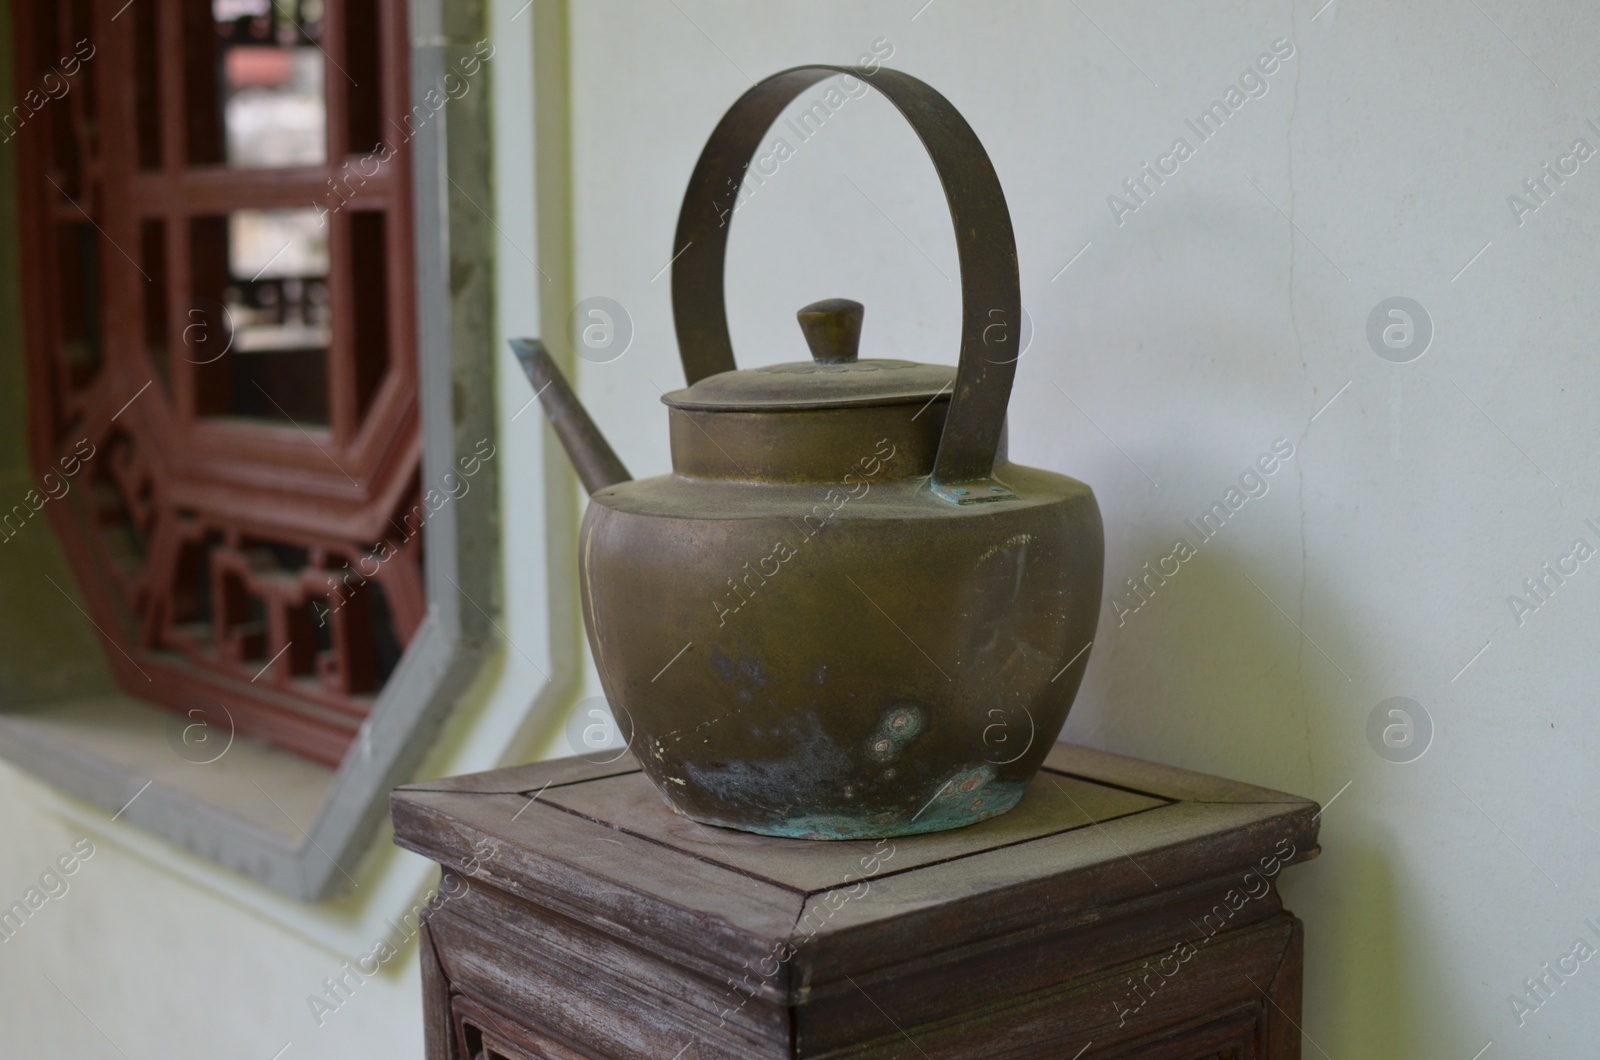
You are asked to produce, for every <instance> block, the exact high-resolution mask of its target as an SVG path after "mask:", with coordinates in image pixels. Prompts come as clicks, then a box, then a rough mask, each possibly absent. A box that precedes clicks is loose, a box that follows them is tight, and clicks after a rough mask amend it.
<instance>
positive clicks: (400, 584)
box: [0, 0, 427, 764]
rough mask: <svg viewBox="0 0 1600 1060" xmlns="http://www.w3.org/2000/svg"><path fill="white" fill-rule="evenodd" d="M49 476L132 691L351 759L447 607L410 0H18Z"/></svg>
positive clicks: (66, 538)
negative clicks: (426, 414) (431, 462)
mask: <svg viewBox="0 0 1600 1060" xmlns="http://www.w3.org/2000/svg"><path fill="white" fill-rule="evenodd" d="M14 9H15V20H16V30H17V33H16V38H17V41H18V57H17V58H18V62H17V64H16V65H17V77H18V90H17V94H18V97H19V99H20V100H21V105H20V106H19V108H18V109H17V110H15V111H13V112H12V113H11V114H10V115H6V116H0V136H4V137H7V138H9V139H15V140H16V142H17V143H16V146H17V150H18V160H19V170H20V178H21V183H20V192H21V200H22V206H23V233H22V234H23V250H24V255H25V260H26V261H28V263H29V268H28V269H27V270H26V273H25V277H24V298H25V308H26V314H25V324H26V330H27V340H28V350H27V355H28V359H29V366H30V371H29V376H30V387H31V390H32V397H33V417H32V422H31V425H30V429H31V442H32V452H33V459H34V462H35V466H36V469H37V470H38V471H39V472H40V473H41V474H44V473H46V472H53V473H55V474H56V475H57V476H58V477H59V475H60V471H59V468H62V467H65V464H64V463H62V461H63V460H65V459H69V458H71V459H74V460H77V461H79V462H80V463H81V468H82V470H81V471H80V472H78V473H77V475H76V478H75V480H74V482H73V483H72V485H73V486H75V487H81V488H73V489H71V490H70V491H69V492H67V493H66V494H64V495H63V498H62V502H61V503H56V504H51V505H50V511H51V515H52V519H53V523H54V526H55V528H56V531H57V533H58V535H59V536H60V538H61V541H62V544H63V546H64V548H65V551H66V553H67V556H68V558H69V560H70V561H71V563H72V565H73V567H74V569H75V572H76V574H77V579H78V588H79V590H80V593H81V596H82V598H83V600H84V603H85V607H86V609H87V613H88V615H89V617H90V618H91V620H92V621H93V622H94V623H95V625H96V627H97V629H98V630H99V631H100V634H101V636H102V638H103V640H104V642H105V645H106V656H107V659H108V661H109V663H110V665H111V667H112V669H113V671H114V672H115V674H116V676H117V679H118V681H119V683H120V684H121V685H122V687H123V688H124V689H125V690H126V691H128V692H129V693H130V694H133V695H137V696H139V697H141V698H144V699H148V700H150V701H152V702H154V703H157V704H160V705H163V706H167V707H170V708H173V709H175V710H178V711H190V710H193V709H196V708H199V709H204V710H206V711H208V712H211V711H215V709H216V708H217V707H218V706H219V705H220V706H221V707H222V708H223V709H225V710H226V712H227V714H228V716H229V717H230V718H231V719H232V721H233V724H234V725H235V726H236V728H237V730H238V731H239V732H240V733H243V734H248V735H255V736H258V737H260V738H263V739H267V740H270V741H272V742H275V743H277V744H279V745H281V746H283V747H285V748H288V749H290V750H292V751H295V752H297V753H300V754H303V755H306V756H307V757H310V758H313V759H315V760H318V761H321V762H324V763H328V764H337V763H338V762H339V761H340V760H341V759H342V757H343V756H344V754H345V752H346V750H347V749H348V748H349V746H350V744H351V742H352V740H353V739H355V737H356V736H357V734H358V732H359V730H360V726H361V723H362V721H363V720H364V719H365V717H366V716H367V714H368V713H369V712H370V711H371V709H372V705H373V702H374V700H375V697H376V695H377V693H378V691H379V690H380V689H381V688H382V685H383V683H384V681H385V680H386V679H387V678H388V676H389V674H390V672H391V671H392V670H393V669H394V666H395V664H396V662H397V661H398V659H399V656H400V653H401V652H402V651H403V650H404V647H405V645H406V643H407V642H408V641H409V639H410V638H411V636H412V635H413V633H415V631H416V630H417V628H418V626H419V625H420V624H421V622H422V621H423V618H424V617H425V614H426V610H427V602H426V599H425V594H424V589H423V579H422V566H423V556H424V553H423V546H422V538H421V533H420V531H421V523H422V521H423V520H424V518H425V510H424V509H423V508H422V507H421V506H420V502H419V493H420V481H419V467H420V459H421V437H420V427H419V423H418V408H417V383H416V379H417V374H416V363H415V358H416V352H415V325H414V321H413V319H412V315H411V314H412V304H413V299H412V282H413V281H412V276H413V270H412V222H411V216H410V198H411V188H410V175H409V164H410V162H409V154H408V151H407V144H408V142H409V140H410V139H411V137H412V136H413V135H415V131H416V129H415V119H414V118H413V116H412V115H411V114H410V112H409V110H408V84H407V81H408V63H409V46H408V42H407V38H406V26H405V4H404V2H403V0H136V2H134V3H132V4H128V3H126V2H125V0H64V2H55V0H18V2H17V3H16V4H14Z"/></svg>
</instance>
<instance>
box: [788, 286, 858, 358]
mask: <svg viewBox="0 0 1600 1060" xmlns="http://www.w3.org/2000/svg"><path fill="white" fill-rule="evenodd" d="M866 311H867V310H866V307H865V306H863V305H862V304H861V303H860V302H853V301H851V300H850V299H848V298H824V299H823V300H822V301H820V302H812V303H811V304H810V305H808V306H805V307H804V308H802V309H801V310H800V311H799V312H798V313H796V314H795V317H796V318H798V319H799V321H800V330H801V331H803V332H805V336H806V345H807V346H810V347H811V357H812V359H813V360H815V361H816V362H817V363H818V364H849V363H850V362H851V361H854V360H855V359H856V347H858V346H860V345H861V318H862V317H863V316H864V315H866Z"/></svg>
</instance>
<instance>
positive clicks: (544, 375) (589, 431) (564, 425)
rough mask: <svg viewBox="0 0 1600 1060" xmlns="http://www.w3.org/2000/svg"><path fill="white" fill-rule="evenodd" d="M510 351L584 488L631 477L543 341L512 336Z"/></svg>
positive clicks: (594, 488)
mask: <svg viewBox="0 0 1600 1060" xmlns="http://www.w3.org/2000/svg"><path fill="white" fill-rule="evenodd" d="M511 352H513V353H515V354H516V355H517V360H518V361H520V362H521V363H522V370H523V371H524V372H526V373H527V374H528V382H530V383H532V384H533V389H534V396H535V397H537V398H538V399H539V401H540V403H542V404H543V405H544V413H545V417H546V418H547V419H549V421H550V426H551V427H553V428H555V432H556V437H557V438H559V439H561V444H562V446H563V447H564V448H565V449H566V450H567V456H568V458H570V459H571V460H572V466H573V468H574V469H576V470H577V472H578V478H579V479H580V480H581V481H582V482H583V488H584V489H585V490H587V491H588V492H589V493H591V494H592V493H594V492H595V491H596V490H603V489H605V488H606V487H607V486H615V485H616V484H617V483H619V482H628V481H630V480H631V479H632V478H633V476H632V475H630V474H628V469H627V468H625V467H623V466H622V461H621V460H618V459H617V454H616V453H615V452H613V451H612V449H611V446H610V445H608V444H607V443H606V440H605V437H604V436H603V435H601V433H600V428H598V427H596V426H595V425H594V420H592V419H590V418H589V414H588V413H587V412H585V411H584V410H583V405H581V404H580V403H579V402H578V397H577V395H576V394H574V393H573V392H572V388H571V387H570V386H568V385H567V380H566V379H565V377H563V376H562V374H561V369H559V368H557V367H556V362H555V360H554V359H553V358H551V356H550V353H549V351H548V350H546V349H545V348H544V343H542V342H540V341H539V340H538V339H512V340H511Z"/></svg>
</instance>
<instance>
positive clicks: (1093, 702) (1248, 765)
mask: <svg viewBox="0 0 1600 1060" xmlns="http://www.w3.org/2000/svg"><path fill="white" fill-rule="evenodd" d="M1282 487H1287V488H1289V489H1292V488H1293V487H1294V483H1292V482H1281V483H1280V484H1279V487H1278V488H1282ZM1229 529H1231V528H1225V529H1224V530H1223V531H1222V532H1221V533H1219V534H1218V535H1217V536H1216V537H1215V538H1213V539H1211V540H1209V541H1207V542H1205V543H1203V544H1202V545H1200V547H1199V549H1198V550H1197V551H1196V554H1195V555H1194V557H1193V558H1192V559H1190V560H1188V561H1187V562H1185V563H1183V564H1182V566H1181V570H1180V573H1179V574H1178V575H1177V576H1176V577H1173V578H1169V579H1168V580H1167V583H1166V584H1165V585H1164V586H1161V587H1160V588H1159V589H1158V590H1157V592H1156V593H1155V594H1154V595H1153V596H1151V598H1150V601H1149V602H1148V603H1146V604H1145V605H1144V606H1143V607H1142V608H1141V609H1140V610H1139V611H1138V612H1136V613H1133V614H1130V615H1125V616H1123V618H1124V624H1123V625H1122V626H1121V627H1120V628H1119V627H1118V625H1117V618H1116V616H1115V614H1114V612H1113V609H1112V607H1111V605H1110V604H1109V603H1107V604H1106V605H1104V610H1103V611H1102V614H1101V625H1100V632H1099V636H1098V639H1097V643H1096V645H1095V657H1094V662H1093V664H1092V666H1091V674H1094V675H1095V676H1094V679H1093V683H1092V686H1090V685H1086V687H1085V690H1084V694H1083V696H1082V699H1081V701H1080V703H1079V705H1078V708H1077V709H1075V710H1074V712H1073V714H1072V718H1071V721H1069V732H1068V734H1067V735H1069V736H1070V737H1071V738H1073V739H1075V740H1081V741H1084V742H1086V743H1090V744H1092V745H1094V746H1103V747H1106V748H1108V749H1115V750H1118V751H1120V752H1122V753H1127V754H1134V755H1139V756H1144V757H1149V758H1152V759H1154V760H1157V761H1164V762H1170V763H1172V764H1175V765H1181V766H1184V767H1186V768H1192V769H1198V770H1203V771H1207V772H1215V773H1219V774H1223V775H1227V776H1231V777H1236V778H1238V779H1242V780H1246V781H1249V782H1251V783H1257V784H1262V785H1265V786H1268V787H1274V788H1279V789H1282V790H1286V791H1291V792H1295V793H1297V794H1302V795H1306V796H1308V797H1311V798H1317V799H1320V800H1321V801H1323V802H1324V804H1327V803H1329V801H1330V800H1331V799H1332V798H1333V797H1334V796H1335V794H1336V792H1337V790H1338V787H1339V785H1340V784H1342V783H1343V781H1344V780H1346V779H1350V778H1353V777H1358V776H1360V775H1361V774H1362V773H1363V772H1366V771H1371V770H1373V769H1374V768H1375V766H1374V764H1372V763H1368V762H1366V761H1365V757H1366V756H1367V755H1370V754H1372V750H1371V748H1370V747H1369V746H1368V745H1367V736H1366V720H1367V715H1368V713H1369V710H1370V704H1369V703H1368V702H1367V701H1366V699H1365V698H1364V696H1365V692H1364V689H1365V687H1366V682H1365V681H1364V680H1363V676H1364V673H1365V672H1366V670H1367V669H1368V668H1367V667H1366V665H1365V663H1364V660H1363V658H1362V655H1361V652H1360V649H1359V645H1360V644H1361V643H1362V633H1361V624H1360V622H1359V621H1358V620H1357V616H1354V615H1351V614H1344V613H1341V611H1340V609H1339V607H1338V606H1337V603H1336V602H1337V601H1338V600H1339V599H1340V594H1339V592H1338V587H1337V586H1334V585H1329V584H1325V583H1319V582H1318V580H1317V579H1316V576H1315V574H1314V572H1308V573H1307V575H1306V579H1305V583H1304V585H1303V586H1302V581H1301V576H1300V573H1299V570H1298V569H1296V568H1297V565H1292V564H1291V560H1290V557H1287V556H1281V555H1280V556H1272V555H1259V554H1254V553H1246V552H1244V551H1243V550H1242V547H1241V545H1240V544H1239V541H1237V540H1228V534H1229ZM1173 536H1176V535H1175V534H1174V535H1168V534H1156V533H1153V532H1150V531H1149V530H1148V529H1145V530H1143V531H1141V532H1137V533H1134V534H1132V535H1131V536H1130V534H1129V531H1128V529H1127V528H1124V529H1123V531H1122V534H1121V540H1122V541H1123V542H1125V547H1124V548H1122V549H1119V553H1120V555H1119V556H1118V557H1117V558H1116V559H1115V560H1114V561H1112V562H1109V563H1108V566H1107V578H1106V580H1107V588H1106V593H1107V598H1108V600H1109V599H1110V598H1111V596H1112V595H1113V594H1115V592H1116V590H1117V589H1118V588H1119V587H1121V588H1122V589H1124V590H1126V585H1125V584H1124V583H1123V582H1122V579H1123V578H1124V577H1127V576H1128V575H1129V574H1130V573H1132V571H1131V569H1129V570H1124V568H1132V567H1133V566H1135V564H1136V561H1137V564H1142V563H1143V562H1144V560H1145V558H1146V557H1150V558H1152V559H1153V558H1154V557H1157V556H1165V555H1167V554H1169V553H1170V551H1171V550H1172V547H1173V540H1172V538H1173ZM1240 536H1241V539H1242V535H1240ZM1190 539H1191V540H1193V535H1192V534H1191V537H1190ZM1286 547H1287V546H1286ZM1141 569H1142V568H1141ZM1252 580H1253V582H1254V584H1252ZM1302 594H1303V596H1304V598H1305V599H1307V600H1312V599H1314V600H1316V601H1317V605H1316V608H1315V613H1314V616H1313V618H1312V620H1311V621H1310V623H1309V624H1308V631H1309V632H1311V635H1312V636H1313V637H1314V638H1315V644H1313V642H1312V641H1311V640H1310V639H1308V638H1307V637H1306V636H1304V635H1303V634H1302V633H1301V632H1299V631H1297V630H1296V628H1295V625H1294V624H1292V623H1291V618H1292V619H1293V623H1302V619H1301V616H1300V601H1301V599H1302ZM1330 601H1333V602H1335V603H1333V604H1330V603H1329V602H1330ZM1279 607H1281V608H1283V611H1286V612H1288V616H1289V617H1286V616H1285V615H1284V614H1283V613H1282V612H1280V611H1279V610H1278V608H1279ZM1302 624H1307V623H1302ZM1317 645H1321V649H1325V650H1326V651H1327V652H1328V656H1324V655H1323V654H1322V650H1319V648H1318V647H1317ZM1330 657H1331V660H1330ZM1341 670H1342V671H1343V673H1341ZM1096 672H1097V674H1096ZM1345 674H1348V675H1349V677H1350V680H1346V677H1345ZM1374 762H1375V765H1376V767H1382V768H1390V766H1389V765H1388V764H1387V763H1383V762H1378V761H1376V760H1375V759H1374ZM1360 805H1361V804H1360V803H1359V802H1352V803H1340V804H1339V806H1337V807H1336V808H1335V809H1334V810H1333V812H1332V813H1330V815H1329V817H1328V818H1327V819H1325V820H1324V822H1323V829H1322V836H1321V843H1322V846H1323V848H1324V850H1325V851H1326V852H1327V856H1326V857H1324V858H1319V859H1318V860H1317V861H1315V862H1314V863H1312V864H1311V865H1308V866H1305V867H1303V868H1298V869H1294V870H1291V871H1290V872H1288V873H1286V874H1285V875H1284V876H1283V877H1282V878H1281V879H1280V880H1279V881H1278V883H1279V885H1280V887H1281V890H1282V894H1283V898H1284V905H1285V907H1286V908H1288V909H1289V910H1291V911H1293V912H1296V913H1297V914H1302V915H1303V914H1305V913H1306V912H1307V911H1312V918H1311V919H1309V920H1308V921H1307V923H1306V946H1307V956H1308V959H1307V962H1306V992H1305V1009H1304V1013H1305V1019H1304V1022H1303V1028H1304V1031H1305V1032H1306V1034H1307V1040H1306V1043H1305V1055H1306V1056H1308V1057H1311V1056H1323V1055H1327V1056H1334V1057H1345V1056H1364V1057H1370V1058H1373V1060H1410V1058H1411V1057H1412V1056H1415V1055H1417V1051H1418V1049H1419V1048H1420V1043H1421V1041H1422V1036H1423V1035H1424V1034H1425V1033H1426V1034H1427V1035H1429V1036H1430V1038H1431V1039H1432V1040H1433V1041H1434V1043H1435V1046H1436V1047H1438V1048H1439V1051H1440V1052H1443V1053H1454V1054H1459V1055H1462V1056H1471V1055H1472V1054H1473V1053H1474V1052H1475V1051H1476V1050H1478V1049H1479V1048H1481V1047H1482V1045H1483V1043H1482V1042H1481V1041H1477V1042H1469V1041H1468V1040H1466V1039H1465V1038H1464V1037H1462V1033H1463V1031H1462V1029H1460V1028H1449V1027H1428V1028H1424V1027H1421V1026H1419V1025H1417V1022H1416V1017H1415V1015H1414V1013H1415V1012H1416V1011H1417V1005H1416V1004H1415V1001H1416V993H1417V992H1416V990H1415V989H1414V984H1415V983H1417V982H1418V978H1417V977H1418V976H1420V975H1425V974H1428V970H1427V969H1426V968H1423V967H1420V966H1419V965H1418V963H1417V961H1416V959H1415V957H1414V954H1415V953H1416V952H1417V950H1418V948H1419V947H1423V946H1424V945H1425V942H1426V940H1423V939H1420V938H1417V937H1415V933H1414V932H1410V931H1409V929H1408V928H1407V925H1406V924H1405V923H1404V922H1403V921H1402V919H1401V916H1400V909H1401V908H1402V907H1403V906H1405V905H1415V904H1417V903H1421V902H1425V901H1426V900H1427V897H1426V896H1425V895H1420V894H1419V895H1413V896H1411V897H1410V898H1408V899H1407V898H1404V896H1402V895H1401V894H1400V891H1399V886H1400V885H1399V884H1398V883H1397V880H1396V876H1395V871H1394V865H1395V864H1396V863H1398V862H1399V861H1400V859H1399V858H1397V857H1396V854H1395V848H1394V842H1395V841H1394V839H1393V836H1392V831H1391V829H1390V828H1388V827H1387V826H1386V825H1385V823H1384V822H1383V821H1382V820H1381V819H1379V820H1373V819H1367V818H1363V817H1361V816H1359V815H1358V816H1352V814H1359V807H1360ZM1318 910H1324V911H1327V910H1331V911H1333V912H1332V919H1329V915H1328V914H1327V913H1323V914H1322V915H1321V916H1318V915H1316V913H1315V911H1318ZM1427 948H1428V949H1432V947H1427ZM1339 1011H1345V1012H1348V1013H1350V1014H1351V1018H1350V1021H1349V1022H1347V1023H1345V1024H1343V1025H1331V1024H1329V1023H1326V1022H1323V1019H1324V1017H1323V1015H1322V1014H1325V1013H1332V1012H1339ZM1441 1035H1443V1036H1445V1037H1448V1038H1451V1039H1453V1041H1452V1042H1451V1043H1449V1044H1448V1045H1447V1046H1441V1045H1439V1043H1438V1038H1439V1036H1441Z"/></svg>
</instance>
